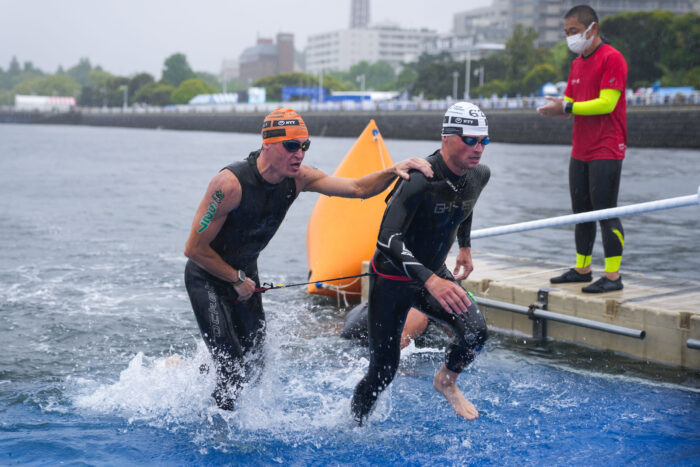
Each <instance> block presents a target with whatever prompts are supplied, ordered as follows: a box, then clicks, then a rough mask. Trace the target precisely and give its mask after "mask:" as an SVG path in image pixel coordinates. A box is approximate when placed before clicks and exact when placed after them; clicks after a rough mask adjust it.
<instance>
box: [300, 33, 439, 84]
mask: <svg viewBox="0 0 700 467" xmlns="http://www.w3.org/2000/svg"><path fill="white" fill-rule="evenodd" d="M437 36H438V34H437V32H435V31H432V30H428V29H420V30H418V29H402V28H400V27H399V26H398V25H396V24H378V25H373V26H367V27H360V28H350V29H340V30H336V31H330V32H326V33H322V34H315V35H312V36H309V39H308V43H307V45H306V50H305V52H306V71H307V72H308V73H318V72H319V71H321V70H323V71H347V70H348V69H350V67H351V66H353V65H355V64H357V63H360V62H361V61H367V62H370V63H374V62H377V61H380V60H383V61H386V62H388V63H389V64H391V65H392V66H393V67H394V68H395V69H397V70H398V69H399V68H401V64H402V63H405V62H411V61H415V60H416V59H417V57H418V56H419V55H420V53H421V44H422V43H423V42H424V41H426V40H432V39H434V38H436V37H437Z"/></svg>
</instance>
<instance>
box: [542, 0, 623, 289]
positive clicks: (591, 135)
mask: <svg viewBox="0 0 700 467" xmlns="http://www.w3.org/2000/svg"><path fill="white" fill-rule="evenodd" d="M564 32H565V33H566V42H567V44H568V46H569V49H570V50H571V51H572V52H574V53H576V54H579V56H578V57H576V59H575V60H574V61H573V63H572V64H571V71H570V73H569V81H568V83H567V86H566V90H565V91H564V98H563V99H562V98H550V101H551V102H549V103H548V104H547V105H544V106H542V107H539V108H538V109H537V111H538V112H539V113H540V114H541V115H544V116H545V117H564V118H567V117H570V116H571V114H573V115H574V131H573V138H572V149H571V162H570V164H569V190H570V193H571V206H572V209H573V211H574V213H580V212H587V211H594V210H599V209H606V208H612V207H615V206H617V194H618V190H619V187H620V173H621V170H622V160H623V159H624V158H625V149H626V148H627V120H626V105H625V96H624V92H625V87H626V84H627V62H626V61H625V58H624V57H623V56H622V54H621V53H620V52H618V51H617V50H615V49H614V48H612V47H611V46H610V45H608V44H606V43H604V42H603V40H602V38H601V37H600V34H599V30H598V15H596V12H595V11H594V10H593V8H591V7H590V6H588V5H579V6H575V7H573V8H572V9H571V10H569V12H568V13H567V14H566V16H564ZM600 229H601V233H602V236H603V249H604V252H605V274H604V275H603V276H602V277H601V278H600V279H598V280H597V281H595V282H594V283H592V284H590V285H588V286H586V287H583V289H581V290H582V291H583V292H587V293H602V292H612V291H614V290H621V289H622V278H621V276H620V273H619V270H620V263H621V260H622V250H623V248H624V244H625V239H624V231H623V230H622V223H621V222H620V219H618V218H614V219H607V220H603V221H600ZM595 235H596V225H595V222H585V223H582V224H576V229H575V238H576V267H575V268H571V269H569V270H568V271H566V272H565V273H564V274H562V275H561V276H557V277H553V278H552V279H550V282H551V283H553V284H561V283H565V282H590V281H591V280H592V275H591V253H592V252H593V243H594V241H595Z"/></svg>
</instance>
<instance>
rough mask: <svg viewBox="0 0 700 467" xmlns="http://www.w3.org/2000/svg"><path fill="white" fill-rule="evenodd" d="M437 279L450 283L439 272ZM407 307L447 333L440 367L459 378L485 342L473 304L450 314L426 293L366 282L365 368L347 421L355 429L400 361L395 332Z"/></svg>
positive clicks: (375, 279)
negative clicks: (367, 356)
mask: <svg viewBox="0 0 700 467" xmlns="http://www.w3.org/2000/svg"><path fill="white" fill-rule="evenodd" d="M438 275H439V276H440V277H442V278H444V279H448V280H452V281H454V278H453V277H452V275H451V274H450V272H449V271H448V270H447V268H446V267H444V266H443V268H442V269H441V270H440V271H439V274H438ZM411 306H416V307H417V308H418V309H419V310H421V311H422V312H423V313H425V314H426V315H428V316H429V317H430V319H433V320H435V321H437V322H439V323H441V324H444V325H446V326H447V327H448V328H449V329H450V330H451V331H452V335H453V338H452V342H451V343H450V345H449V346H448V347H447V349H446V352H445V366H446V367H447V369H449V370H451V371H454V372H456V373H460V372H461V371H462V370H463V369H464V367H466V366H467V365H468V364H469V363H471V362H472V361H473V360H474V357H475V356H476V352H478V351H479V350H481V348H482V347H483V345H484V343H485V342H486V338H487V329H486V321H485V320H484V317H483V315H482V314H481V312H480V311H479V308H478V306H477V305H476V303H472V305H471V306H470V307H469V308H468V309H467V311H466V312H465V313H463V314H461V315H456V314H452V313H449V312H447V311H446V310H445V309H443V308H442V306H441V305H440V303H439V302H438V301H437V300H435V298H434V297H433V296H432V295H430V293H429V292H428V290H427V289H425V288H424V287H421V286H418V285H417V284H416V283H414V282H410V283H407V282H398V281H392V280H389V279H384V278H382V277H380V276H376V275H373V276H371V277H370V296H369V323H368V326H369V348H370V362H369V368H368V370H367V373H366V375H365V377H364V378H363V379H362V380H361V381H360V383H359V384H358V385H357V387H356V388H355V394H354V395H353V399H352V405H351V406H352V411H353V416H354V418H355V420H357V421H358V422H359V423H360V424H361V423H362V422H363V420H364V419H365V418H366V417H367V415H368V414H369V412H370V411H371V410H372V408H373V407H374V403H375V402H376V400H377V397H379V394H380V393H381V392H382V391H383V390H384V389H385V388H386V387H387V386H388V385H389V383H390V382H391V381H392V380H393V378H394V376H395V374H396V370H397V369H398V365H399V360H400V355H401V332H402V330H403V326H404V323H405V321H406V316H407V314H408V310H409V309H410V308H411Z"/></svg>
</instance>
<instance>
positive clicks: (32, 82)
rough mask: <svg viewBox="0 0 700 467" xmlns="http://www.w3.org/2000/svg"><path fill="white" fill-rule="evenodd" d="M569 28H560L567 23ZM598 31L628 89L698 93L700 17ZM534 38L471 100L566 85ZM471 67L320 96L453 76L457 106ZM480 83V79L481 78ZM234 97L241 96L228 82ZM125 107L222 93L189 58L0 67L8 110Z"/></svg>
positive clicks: (606, 24)
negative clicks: (43, 104)
mask: <svg viewBox="0 0 700 467" xmlns="http://www.w3.org/2000/svg"><path fill="white" fill-rule="evenodd" d="M562 23H563V22H562ZM600 31H601V34H602V35H603V37H604V38H605V40H606V41H607V42H609V43H610V44H611V45H612V46H613V47H615V48H617V49H618V50H619V51H620V52H622V54H623V55H624V57H625V59H626V60H627V63H628V65H629V74H628V87H630V88H639V87H648V86H651V85H652V84H653V83H657V82H658V83H659V84H661V85H662V86H684V85H685V86H693V87H695V88H696V89H697V88H700V47H698V44H700V15H698V14H697V13H695V12H689V13H685V14H683V15H679V16H676V15H673V14H672V13H670V12H668V11H662V10H656V11H650V12H628V13H621V14H618V15H615V16H611V17H608V18H605V19H604V20H602V21H601V24H600ZM536 40H537V32H536V31H535V30H534V29H532V28H529V29H525V28H523V27H522V26H516V28H515V29H514V30H513V33H512V35H511V37H510V38H509V39H508V40H507V41H506V44H505V49H504V50H502V51H499V52H494V53H492V54H490V55H488V56H487V57H485V58H483V59H480V60H473V61H472V62H471V70H472V71H475V70H480V71H481V73H483V85H475V84H476V82H478V81H479V79H477V77H476V76H473V77H471V82H472V83H473V84H472V86H471V89H470V95H472V96H478V95H481V96H491V95H493V94H496V95H499V96H503V95H509V96H515V95H527V94H531V93H535V92H537V90H538V89H539V87H540V86H541V85H542V84H544V83H546V82H557V81H565V80H566V77H567V75H568V72H569V66H570V64H571V61H572V60H573V59H574V58H575V56H574V55H573V54H572V53H570V52H569V50H568V48H567V46H566V42H565V41H563V40H562V41H561V42H559V43H558V44H557V45H555V46H554V47H552V48H547V49H545V48H538V47H536V46H535V43H536ZM465 69H466V62H465V61H464V60H461V61H460V60H454V59H453V58H452V56H450V55H449V54H448V53H442V54H438V55H428V54H423V55H421V56H420V57H419V58H418V60H416V61H415V62H411V63H404V64H403V66H402V67H401V71H400V72H398V73H396V71H395V70H394V68H393V67H392V66H391V65H390V64H388V63H386V62H382V61H379V62H376V63H368V62H360V63H358V64H355V65H353V66H352V67H351V68H350V69H349V70H348V71H346V72H330V73H327V74H324V75H323V78H322V79H323V86H324V87H325V88H328V89H332V90H336V91H359V90H361V89H364V90H367V91H369V90H375V91H398V92H400V93H403V94H404V95H405V96H421V97H423V98H426V99H444V98H445V97H447V96H450V95H452V93H453V91H454V89H453V86H454V84H455V81H454V76H455V74H457V75H458V76H459V79H458V80H457V96H463V95H464V86H465V80H464V73H465ZM480 78H481V77H480ZM253 85H254V86H259V87H264V88H265V89H266V93H267V99H268V100H270V101H279V100H281V95H282V87H283V86H318V85H319V77H318V76H315V75H311V74H308V73H282V74H279V75H275V76H268V77H264V78H261V79H259V80H258V81H256V82H255V83H253ZM226 88H227V90H228V91H239V90H243V89H245V86H244V85H243V84H242V83H240V82H238V81H236V80H231V81H229V82H227V83H226ZM125 89H126V90H127V96H128V100H129V104H130V105H133V104H137V103H141V104H147V105H157V106H162V105H168V104H183V103H187V102H188V101H189V100H190V99H191V98H192V97H194V96H196V95H197V94H209V93H215V92H220V91H221V90H222V83H221V82H220V81H219V80H218V78H217V77H216V76H215V75H214V74H212V73H207V72H195V71H193V70H192V68H191V67H190V65H189V63H188V62H187V57H186V56H185V55H184V54H181V53H175V54H173V55H171V56H169V57H168V58H166V59H165V61H164V63H163V71H162V76H161V79H160V80H159V81H156V79H155V77H154V76H152V75H151V74H149V73H138V74H136V75H134V76H131V77H123V76H116V75H112V74H111V73H108V72H107V71H105V70H103V69H102V67H100V66H94V67H93V66H92V65H91V63H90V60H89V59H88V58H82V59H80V61H79V62H78V64H76V65H75V66H73V67H71V68H68V69H67V70H64V69H63V68H62V67H59V68H58V70H56V72H55V73H53V74H47V73H44V72H42V71H41V70H39V69H38V68H36V67H34V65H33V64H32V62H24V64H23V65H20V63H19V61H18V60H17V58H13V59H12V61H11V62H10V64H9V66H8V68H7V69H6V70H4V69H3V68H2V67H0V104H5V105H11V104H12V103H13V98H14V95H16V94H39V95H60V96H75V97H76V98H77V101H78V103H79V105H81V106H90V107H95V106H97V107H99V106H113V107H116V106H121V105H122V103H123V96H124V90H125Z"/></svg>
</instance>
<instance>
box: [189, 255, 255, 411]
mask: <svg viewBox="0 0 700 467" xmlns="http://www.w3.org/2000/svg"><path fill="white" fill-rule="evenodd" d="M244 271H245V272H246V275H248V277H250V278H251V279H253V280H254V281H255V283H256V284H258V285H259V280H258V271H257V265H255V264H253V265H251V266H248V267H246V268H245V269H244ZM185 286H186V288H187V293H188V295H189V297H190V302H191V303H192V309H193V310H194V315H195V317H196V318H197V324H198V325H199V330H200V331H201V333H202V338H203V339H204V342H205V343H206V345H207V347H208V348H209V351H210V352H211V354H212V356H213V358H214V361H215V364H216V373H217V385H216V389H215V391H214V393H213V394H212V396H213V397H214V399H216V402H217V404H218V405H219V406H220V407H221V408H223V409H228V410H232V409H233V403H234V401H235V399H236V397H237V396H238V395H239V393H240V390H241V388H242V387H243V385H244V384H245V383H247V382H250V381H251V380H254V379H255V378H256V377H259V375H260V373H261V372H262V367H263V355H262V347H263V343H264V340H265V313H264V311H263V307H262V297H261V294H259V293H256V294H254V295H253V296H252V297H251V298H249V299H248V300H246V301H244V302H239V303H235V302H236V300H237V299H238V294H237V293H236V291H235V290H234V288H233V286H232V285H231V284H229V283H226V282H224V281H222V280H220V279H218V278H216V277H214V276H213V275H211V274H209V273H208V272H206V271H205V270H204V269H202V268H200V267H199V266H197V265H196V264H195V263H194V262H193V261H191V260H189V261H187V265H186V266H185Z"/></svg>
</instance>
